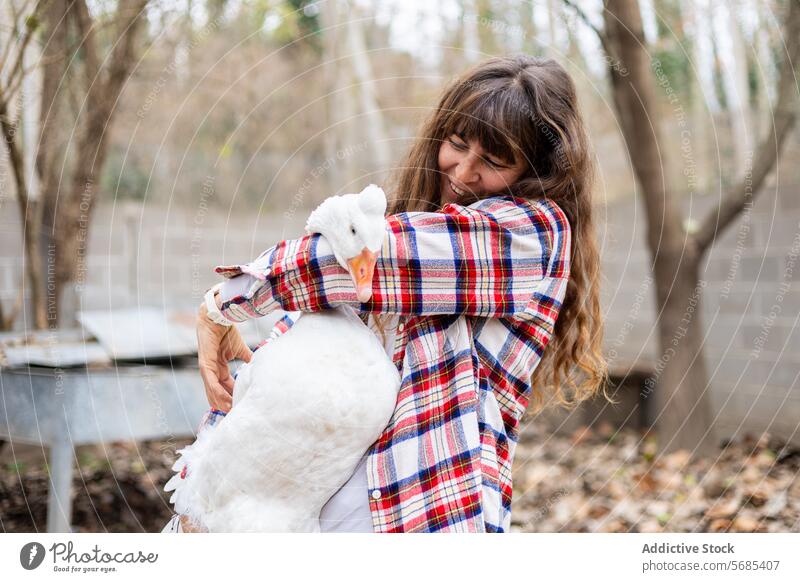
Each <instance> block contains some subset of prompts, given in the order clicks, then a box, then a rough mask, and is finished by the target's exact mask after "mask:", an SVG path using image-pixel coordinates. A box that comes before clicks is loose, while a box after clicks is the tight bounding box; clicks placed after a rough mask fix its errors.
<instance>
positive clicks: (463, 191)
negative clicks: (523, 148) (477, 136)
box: [439, 135, 525, 206]
mask: <svg viewBox="0 0 800 582" xmlns="http://www.w3.org/2000/svg"><path fill="white" fill-rule="evenodd" d="M439 171H440V172H441V173H442V194H441V204H442V206H444V205H445V204H449V203H456V204H461V205H467V204H471V203H473V202H475V201H476V200H480V199H482V198H485V197H486V196H488V195H490V194H496V193H498V192H503V191H505V190H506V189H507V188H508V187H509V186H511V185H513V184H514V183H515V182H516V181H517V180H518V179H519V178H521V177H522V174H523V173H524V171H525V162H524V161H522V162H519V161H518V162H516V163H515V164H513V165H512V164H509V163H508V162H505V161H503V160H501V159H500V158H498V157H497V156H493V155H492V154H491V153H489V152H485V151H483V149H482V148H481V146H480V144H478V142H477V141H474V140H467V139H464V138H463V137H462V136H458V135H451V136H450V137H449V138H448V139H446V140H444V142H442V145H441V146H440V147H439Z"/></svg>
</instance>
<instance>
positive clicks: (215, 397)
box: [197, 304, 253, 412]
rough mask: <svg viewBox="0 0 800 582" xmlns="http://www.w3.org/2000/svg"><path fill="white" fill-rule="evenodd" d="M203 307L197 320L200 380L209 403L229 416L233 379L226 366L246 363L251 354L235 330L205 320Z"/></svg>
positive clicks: (205, 315)
mask: <svg viewBox="0 0 800 582" xmlns="http://www.w3.org/2000/svg"><path fill="white" fill-rule="evenodd" d="M207 311H208V310H207V309H206V306H205V304H202V305H201V306H200V310H199V312H198V316H197V358H198V360H199V364H200V376H201V377H202V378H203V384H204V386H205V389H206V398H208V403H209V404H210V405H211V406H212V407H213V408H216V409H218V410H221V411H222V412H228V411H229V410H230V409H231V405H232V403H233V377H232V376H231V371H230V368H228V362H230V361H231V360H233V359H237V358H238V359H240V360H243V361H245V362H249V361H250V360H251V359H252V357H253V352H252V351H250V348H248V347H247V344H245V343H244V340H243V339H242V336H241V335H240V334H239V330H237V329H236V326H233V325H232V326H230V327H226V326H224V325H219V324H217V323H214V322H213V321H211V320H210V319H209V318H208V315H207Z"/></svg>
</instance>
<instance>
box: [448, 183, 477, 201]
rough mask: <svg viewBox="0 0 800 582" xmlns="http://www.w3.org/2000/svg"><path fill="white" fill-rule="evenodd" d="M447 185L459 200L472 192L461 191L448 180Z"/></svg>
mask: <svg viewBox="0 0 800 582" xmlns="http://www.w3.org/2000/svg"><path fill="white" fill-rule="evenodd" d="M448 183H449V184H450V189H451V190H452V191H453V192H455V195H456V196H458V197H459V198H462V197H464V196H467V195H468V194H472V192H469V191H468V190H462V189H461V188H459V187H458V186H456V185H455V184H453V183H452V182H450V181H449V180H448Z"/></svg>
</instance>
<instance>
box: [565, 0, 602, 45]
mask: <svg viewBox="0 0 800 582" xmlns="http://www.w3.org/2000/svg"><path fill="white" fill-rule="evenodd" d="M561 1H562V2H563V3H564V4H566V5H567V6H568V7H569V8H571V9H572V10H573V11H575V14H577V15H578V18H580V19H581V20H582V21H583V23H584V24H585V25H586V26H588V27H589V28H591V29H592V30H593V31H594V33H595V34H596V35H597V38H599V39H600V44H601V45H602V47H603V50H604V51H606V54H607V55H609V56H612V53H611V50H610V47H609V45H608V37H607V36H606V33H605V32H603V31H602V30H600V29H599V28H597V27H596V26H595V25H594V23H593V22H592V21H591V20H590V19H589V16H588V15H587V14H586V13H585V12H584V11H583V9H582V8H581V7H580V6H578V5H576V4H575V3H573V2H572V0H561Z"/></svg>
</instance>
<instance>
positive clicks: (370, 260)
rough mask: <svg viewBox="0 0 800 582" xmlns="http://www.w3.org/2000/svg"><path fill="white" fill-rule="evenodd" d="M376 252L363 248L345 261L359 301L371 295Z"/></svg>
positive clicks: (362, 301)
mask: <svg viewBox="0 0 800 582" xmlns="http://www.w3.org/2000/svg"><path fill="white" fill-rule="evenodd" d="M377 262H378V254H377V253H373V252H372V251H371V250H369V249H368V248H366V247H365V248H364V250H363V251H361V254H360V255H358V256H356V257H353V258H352V259H350V260H348V261H347V266H348V267H350V276H351V277H352V278H353V284H354V285H355V286H356V295H357V296H358V300H359V301H360V302H361V303H366V302H367V301H369V300H370V298H371V297H372V276H373V275H374V274H375V264H376V263H377Z"/></svg>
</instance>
